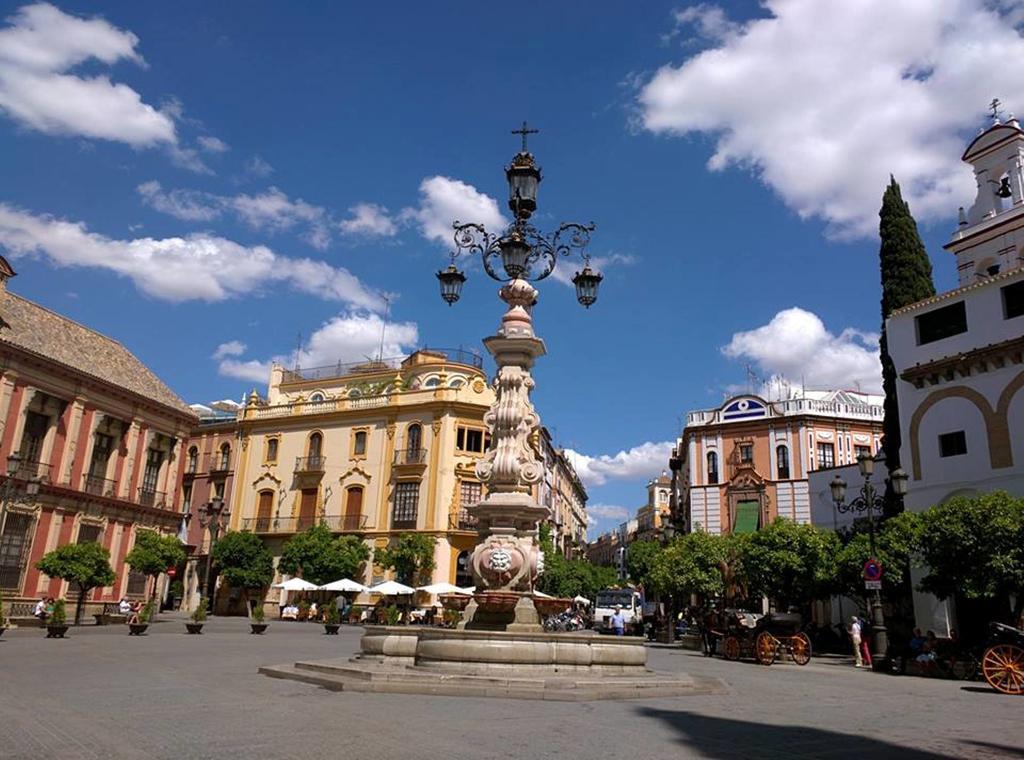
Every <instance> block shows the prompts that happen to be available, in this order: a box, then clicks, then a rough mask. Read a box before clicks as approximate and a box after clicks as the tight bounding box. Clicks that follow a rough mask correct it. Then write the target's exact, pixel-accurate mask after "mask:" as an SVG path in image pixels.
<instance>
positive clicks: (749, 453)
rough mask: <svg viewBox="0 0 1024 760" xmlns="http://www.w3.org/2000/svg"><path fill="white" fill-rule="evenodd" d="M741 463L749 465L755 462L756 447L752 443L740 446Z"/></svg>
mask: <svg viewBox="0 0 1024 760" xmlns="http://www.w3.org/2000/svg"><path fill="white" fill-rule="evenodd" d="M740 461H741V462H743V463H744V464H748V463H750V462H753V461H754V446H753V444H750V443H741V444H740Z"/></svg>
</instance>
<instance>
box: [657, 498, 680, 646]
mask: <svg viewBox="0 0 1024 760" xmlns="http://www.w3.org/2000/svg"><path fill="white" fill-rule="evenodd" d="M660 533H661V545H662V547H663V548H665V549H667V548H668V547H669V545H670V544H671V543H672V539H673V538H675V537H676V526H675V524H674V523H673V522H672V516H671V515H670V516H669V519H668V522H666V523H665V524H664V525H662V526H661V531H660ZM665 621H666V626H667V629H666V631H665V643H666V644H674V643H675V642H676V600H675V597H673V596H672V595H671V594H669V596H668V598H667V599H666V600H665Z"/></svg>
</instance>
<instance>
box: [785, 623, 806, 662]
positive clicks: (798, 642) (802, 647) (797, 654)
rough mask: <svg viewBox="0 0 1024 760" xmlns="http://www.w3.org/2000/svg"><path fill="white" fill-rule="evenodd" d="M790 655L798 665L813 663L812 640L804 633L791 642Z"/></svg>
mask: <svg viewBox="0 0 1024 760" xmlns="http://www.w3.org/2000/svg"><path fill="white" fill-rule="evenodd" d="M789 654H790V655H791V656H792V657H793V662H795V663H796V664H797V665H806V664H807V663H809V662H810V661H811V639H810V637H808V635H807V634H806V633H803V632H802V631H801V632H800V633H798V634H797V635H796V636H794V637H793V638H791V639H790V640H789Z"/></svg>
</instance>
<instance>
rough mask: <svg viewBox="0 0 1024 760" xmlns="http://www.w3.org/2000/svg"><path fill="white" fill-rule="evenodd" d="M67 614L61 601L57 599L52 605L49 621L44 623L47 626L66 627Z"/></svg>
mask: <svg viewBox="0 0 1024 760" xmlns="http://www.w3.org/2000/svg"><path fill="white" fill-rule="evenodd" d="M67 622H68V613H67V609H66V608H65V605H64V600H63V599H58V600H57V601H55V602H54V603H53V612H52V613H51V614H50V619H49V620H47V621H46V624H47V625H67Z"/></svg>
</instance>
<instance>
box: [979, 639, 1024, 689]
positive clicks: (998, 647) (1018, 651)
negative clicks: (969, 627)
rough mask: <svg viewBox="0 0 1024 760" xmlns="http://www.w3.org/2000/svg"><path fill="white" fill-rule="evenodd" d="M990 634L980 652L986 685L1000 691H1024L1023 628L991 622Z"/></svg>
mask: <svg viewBox="0 0 1024 760" xmlns="http://www.w3.org/2000/svg"><path fill="white" fill-rule="evenodd" d="M990 630H991V638H990V639H989V643H988V647H987V648H986V649H985V653H984V654H983V655H982V656H981V672H982V675H984V676H985V680H986V681H988V685H989V686H991V687H992V688H993V689H995V690H996V691H1001V692H1002V693H1003V694H1017V695H1020V694H1024V631H1022V630H1020V629H1018V628H1014V627H1012V626H1009V625H1004V624H1003V623H992V626H991V629H990Z"/></svg>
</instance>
